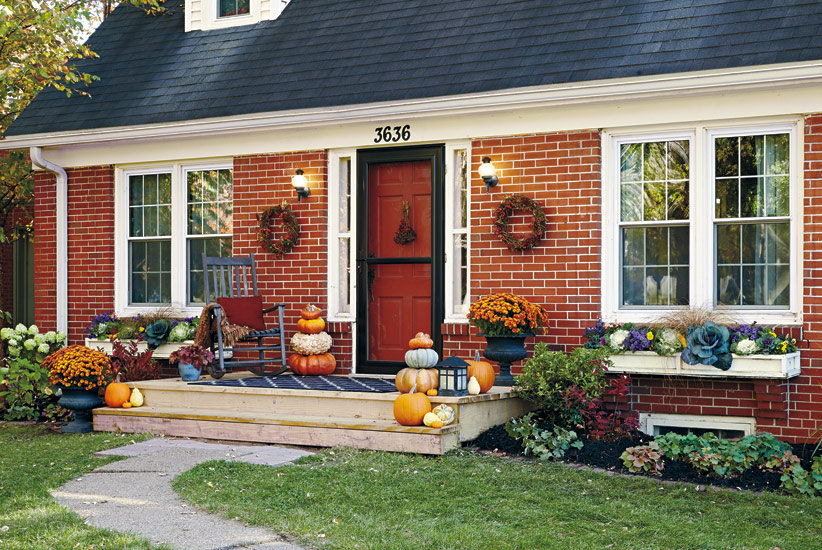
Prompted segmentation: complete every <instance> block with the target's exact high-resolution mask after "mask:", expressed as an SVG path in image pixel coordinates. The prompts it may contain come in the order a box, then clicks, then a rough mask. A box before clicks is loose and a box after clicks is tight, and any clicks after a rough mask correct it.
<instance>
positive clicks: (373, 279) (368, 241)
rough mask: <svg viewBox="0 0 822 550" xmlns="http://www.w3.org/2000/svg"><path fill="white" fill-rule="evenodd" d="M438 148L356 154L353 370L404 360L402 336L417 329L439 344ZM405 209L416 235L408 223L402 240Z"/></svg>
mask: <svg viewBox="0 0 822 550" xmlns="http://www.w3.org/2000/svg"><path fill="white" fill-rule="evenodd" d="M439 151H440V149H434V150H432V149H430V148H429V149H411V150H409V151H406V150H393V151H384V152H371V153H370V154H367V153H361V154H360V156H359V162H360V170H361V171H360V175H361V180H360V186H361V188H360V194H359V197H360V198H361V202H360V205H359V206H360V208H359V213H360V215H359V223H360V228H359V229H360V239H359V248H360V250H358V262H357V264H358V265H357V270H358V276H359V277H360V279H359V283H360V284H358V287H359V288H360V289H361V290H360V292H358V302H359V303H358V308H357V311H358V317H357V332H358V340H357V344H358V345H357V356H358V357H357V359H358V361H357V369H358V372H365V373H382V374H390V373H394V372H396V371H397V370H398V369H400V368H402V367H403V366H404V362H403V361H404V356H405V352H406V351H407V349H408V340H409V339H410V338H411V337H413V336H414V334H416V333H417V332H419V331H422V332H426V333H429V334H431V335H432V337H434V338H435V343H436V344H437V347H440V346H441V336H440V335H439V332H440V331H439V323H441V322H442V311H441V310H442V303H443V299H442V296H441V294H442V284H441V283H440V280H441V276H442V269H443V267H442V250H441V248H442V247H441V244H440V243H441V242H442V238H441V235H442V215H441V214H436V212H437V210H436V208H439V210H440V211H442V208H441V207H440V204H441V202H440V201H439V200H436V199H437V190H438V189H439V188H440V187H441V186H440V185H439V182H440V181H442V179H441V178H440V177H438V170H439V166H441V163H440V162H438V160H439V159H441V155H439V154H434V155H433V156H432V153H439ZM420 153H425V154H424V155H420ZM363 156H365V157H366V158H365V159H364V158H363ZM420 157H422V158H420ZM369 159H370V162H369ZM405 212H407V214H408V222H409V225H410V227H411V229H413V233H414V234H415V236H413V237H411V236H410V235H408V233H410V232H408V231H406V239H405V240H403V239H402V238H398V231H399V229H400V225H401V223H402V222H403V220H404V216H405ZM437 236H440V237H439V239H437V238H436V237H437ZM412 239H413V240H412ZM405 241H410V242H405Z"/></svg>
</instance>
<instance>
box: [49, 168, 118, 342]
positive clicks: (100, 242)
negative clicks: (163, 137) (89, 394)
mask: <svg viewBox="0 0 822 550" xmlns="http://www.w3.org/2000/svg"><path fill="white" fill-rule="evenodd" d="M68 177H69V186H68V200H69V204H68V213H69V219H68V239H69V240H68V299H69V308H68V312H69V333H68V336H69V343H70V344H77V343H81V342H82V340H83V329H84V328H85V327H86V326H88V324H89V322H90V321H91V319H92V318H93V317H94V316H95V315H97V314H99V313H103V312H105V311H111V310H113V309H114V169H113V168H112V167H110V166H96V167H87V168H77V169H72V170H68ZM34 209H35V220H36V223H35V230H34V243H35V251H34V270H35V277H36V284H35V295H34V298H35V306H34V307H35V314H34V316H35V319H36V321H37V325H38V327H39V328H40V330H41V331H45V330H54V329H55V328H56V326H57V318H56V307H57V306H56V304H57V302H56V285H57V279H56V274H55V267H56V261H57V255H56V251H55V246H56V214H55V209H56V191H55V177H54V175H53V174H51V173H48V172H43V171H40V172H37V173H36V175H35V206H34Z"/></svg>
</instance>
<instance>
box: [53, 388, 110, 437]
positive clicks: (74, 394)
mask: <svg viewBox="0 0 822 550" xmlns="http://www.w3.org/2000/svg"><path fill="white" fill-rule="evenodd" d="M60 390H61V391H62V392H63V394H62V395H61V396H60V400H59V401H57V404H58V405H60V406H61V407H65V408H66V409H69V410H71V411H73V412H74V420H72V421H71V422H69V423H68V424H66V425H65V426H63V428H62V432H63V433H69V434H85V433H89V432H90V431H92V430H93V429H94V424H93V422H92V416H91V410H92V409H93V408H95V407H99V406H100V405H102V404H103V399H102V398H101V397H100V396H99V395H98V394H97V388H94V389H93V390H87V389H85V388H67V387H65V386H63V387H61V388H60Z"/></svg>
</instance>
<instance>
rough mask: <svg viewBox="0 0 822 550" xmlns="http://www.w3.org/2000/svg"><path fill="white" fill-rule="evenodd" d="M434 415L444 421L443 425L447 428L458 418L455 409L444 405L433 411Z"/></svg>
mask: <svg viewBox="0 0 822 550" xmlns="http://www.w3.org/2000/svg"><path fill="white" fill-rule="evenodd" d="M431 412H432V413H434V414H436V415H437V416H438V417H439V419H440V420H442V423H443V425H445V426H447V425H448V424H450V423H451V422H453V421H454V418H456V416H457V415H456V414H455V413H454V409H452V408H451V407H449V406H448V405H446V404H445V403H443V404H442V405H437V406H436V407H434V410H433V411H431Z"/></svg>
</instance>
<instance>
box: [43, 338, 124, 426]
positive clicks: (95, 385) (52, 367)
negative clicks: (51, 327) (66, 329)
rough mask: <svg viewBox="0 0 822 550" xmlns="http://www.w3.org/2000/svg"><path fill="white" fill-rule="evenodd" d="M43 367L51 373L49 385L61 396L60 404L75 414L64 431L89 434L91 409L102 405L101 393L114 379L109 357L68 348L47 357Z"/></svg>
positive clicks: (80, 349)
mask: <svg viewBox="0 0 822 550" xmlns="http://www.w3.org/2000/svg"><path fill="white" fill-rule="evenodd" d="M43 366H44V367H46V368H47V369H48V371H49V382H51V383H52V384H54V385H55V386H58V388H59V389H60V391H61V393H62V395H61V396H60V400H59V401H58V402H57V404H58V405H60V406H61V407H65V408H67V409H71V410H72V411H74V420H73V421H72V422H70V423H69V424H68V425H67V426H64V427H63V429H62V431H63V432H65V433H88V432H90V431H91V430H92V427H93V425H92V421H91V409H93V408H94V407H99V406H100V405H101V404H102V403H103V400H102V399H101V398H100V395H99V391H98V390H99V388H100V387H102V386H105V385H106V383H107V382H108V381H109V379H110V378H111V373H112V371H111V361H110V359H109V357H108V355H106V354H105V353H103V352H101V351H99V350H96V349H89V348H87V347H85V346H69V347H67V348H63V349H61V350H58V351H56V352H54V353H52V354H51V355H49V356H48V357H46V359H45V360H44V361H43Z"/></svg>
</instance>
